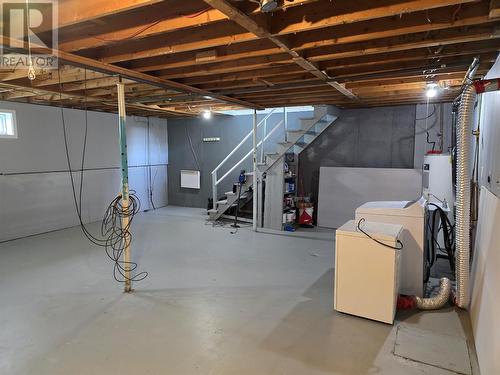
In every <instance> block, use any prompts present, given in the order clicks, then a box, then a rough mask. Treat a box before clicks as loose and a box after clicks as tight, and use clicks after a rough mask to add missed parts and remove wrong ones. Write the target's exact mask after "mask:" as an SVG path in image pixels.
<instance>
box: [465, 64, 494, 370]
mask: <svg viewBox="0 0 500 375" xmlns="http://www.w3.org/2000/svg"><path fill="white" fill-rule="evenodd" d="M496 77H500V58H499V59H497V61H496V63H495V65H494V66H493V68H492V69H491V70H490V72H489V73H488V75H487V78H496ZM479 170H480V184H481V197H480V207H479V220H478V227H477V228H478V229H477V236H476V243H475V246H474V259H473V264H472V277H471V290H472V298H471V305H470V312H471V320H472V328H473V332H474V338H475V342H476V349H477V355H478V360H479V367H480V370H481V374H485V375H489V374H500V202H499V198H500V92H498V91H497V92H493V93H487V94H484V95H483V103H482V108H481V140H480V169H479Z"/></svg>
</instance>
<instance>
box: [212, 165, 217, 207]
mask: <svg viewBox="0 0 500 375" xmlns="http://www.w3.org/2000/svg"><path fill="white" fill-rule="evenodd" d="M212 208H213V209H215V208H217V170H214V171H213V172H212Z"/></svg>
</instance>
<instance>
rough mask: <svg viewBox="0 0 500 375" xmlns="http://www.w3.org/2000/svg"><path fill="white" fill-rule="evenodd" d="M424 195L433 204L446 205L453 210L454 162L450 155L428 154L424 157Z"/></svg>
mask: <svg viewBox="0 0 500 375" xmlns="http://www.w3.org/2000/svg"><path fill="white" fill-rule="evenodd" d="M422 185H423V186H422V195H423V196H424V197H425V198H427V199H428V201H429V202H432V203H442V202H443V201H444V200H446V203H447V204H448V206H449V207H450V209H453V205H454V203H455V193H454V191H453V180H452V161H451V155H450V154H428V155H425V156H424V165H423V171H422Z"/></svg>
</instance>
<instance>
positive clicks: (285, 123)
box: [283, 107, 288, 142]
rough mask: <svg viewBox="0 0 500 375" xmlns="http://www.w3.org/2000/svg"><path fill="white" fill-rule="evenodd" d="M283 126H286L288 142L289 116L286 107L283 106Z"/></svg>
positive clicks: (286, 140)
mask: <svg viewBox="0 0 500 375" xmlns="http://www.w3.org/2000/svg"><path fill="white" fill-rule="evenodd" d="M283 117H284V119H283V124H284V125H283V127H284V130H285V142H288V134H287V130H288V116H287V114H286V107H283Z"/></svg>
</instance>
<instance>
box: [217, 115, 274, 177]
mask: <svg viewBox="0 0 500 375" xmlns="http://www.w3.org/2000/svg"><path fill="white" fill-rule="evenodd" d="M275 110H276V108H273V109H272V110H271V111H270V112H269V113H268V114H267V115H266V116H265V117H264V118H263V119H262V120H261V121H259V123H258V124H257V128H259V127H260V126H261V125H262V124H263V123H264V122H265V121H266V120H267V119H268V118H269V117H271V115H272V114H273V113H274V111H275ZM252 133H253V130H252V131H250V133H248V134H247V135H246V136H245V138H243V139H242V140H241V142H240V143H238V145H237V146H236V147H235V148H234V149H233V151H231V152H230V153H229V154H228V155H227V156H226V157H225V158H224V160H222V161H221V162H220V163H219V165H218V166H217V167H215V169H214V170H213V171H212V174H213V173H214V172H216V171H217V170H219V168H220V167H222V165H223V164H224V163H225V162H226V161H228V160H229V158H230V157H231V156H233V155H234V153H235V152H236V151H238V149H239V148H240V147H241V146H243V144H244V143H245V141H246V140H247V139H248V138H250V137H251V136H252Z"/></svg>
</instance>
